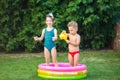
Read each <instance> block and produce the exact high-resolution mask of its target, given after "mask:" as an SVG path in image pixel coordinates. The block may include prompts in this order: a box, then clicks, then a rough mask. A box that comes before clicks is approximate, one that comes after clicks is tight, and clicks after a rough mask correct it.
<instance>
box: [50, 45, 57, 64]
mask: <svg viewBox="0 0 120 80" xmlns="http://www.w3.org/2000/svg"><path fill="white" fill-rule="evenodd" d="M51 55H52V61H53V63H54V64H55V66H58V64H57V51H56V48H55V47H54V48H52V50H51Z"/></svg>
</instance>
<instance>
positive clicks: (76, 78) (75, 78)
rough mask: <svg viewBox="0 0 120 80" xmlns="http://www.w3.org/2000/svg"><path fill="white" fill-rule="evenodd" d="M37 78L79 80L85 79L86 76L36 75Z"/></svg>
mask: <svg viewBox="0 0 120 80" xmlns="http://www.w3.org/2000/svg"><path fill="white" fill-rule="evenodd" d="M38 76H39V77H41V78H43V79H51V80H80V79H82V78H86V77H87V75H86V74H85V75H82V76H64V77H63V76H46V75H42V74H38Z"/></svg>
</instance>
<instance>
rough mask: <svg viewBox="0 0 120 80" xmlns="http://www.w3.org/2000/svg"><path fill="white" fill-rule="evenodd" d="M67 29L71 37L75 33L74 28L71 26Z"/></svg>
mask: <svg viewBox="0 0 120 80" xmlns="http://www.w3.org/2000/svg"><path fill="white" fill-rule="evenodd" d="M68 29H69V33H70V34H72V35H74V34H76V33H77V30H76V28H73V27H72V26H69V27H68Z"/></svg>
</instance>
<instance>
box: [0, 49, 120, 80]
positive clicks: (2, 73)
mask: <svg viewBox="0 0 120 80" xmlns="http://www.w3.org/2000/svg"><path fill="white" fill-rule="evenodd" d="M67 61H68V60H67V52H65V53H58V62H67ZM40 63H44V56H43V53H18V54H17V53H12V54H8V53H2V52H1V53H0V80H42V79H40V78H39V77H38V76H37V68H38V67H37V66H38V64H40ZM80 63H82V64H86V65H87V70H88V76H87V78H85V79H82V80H120V51H113V50H101V51H81V55H80Z"/></svg>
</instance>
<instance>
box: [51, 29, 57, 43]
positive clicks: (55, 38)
mask: <svg viewBox="0 0 120 80" xmlns="http://www.w3.org/2000/svg"><path fill="white" fill-rule="evenodd" d="M52 40H53V41H55V40H57V30H56V29H54V37H53V38H52Z"/></svg>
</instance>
